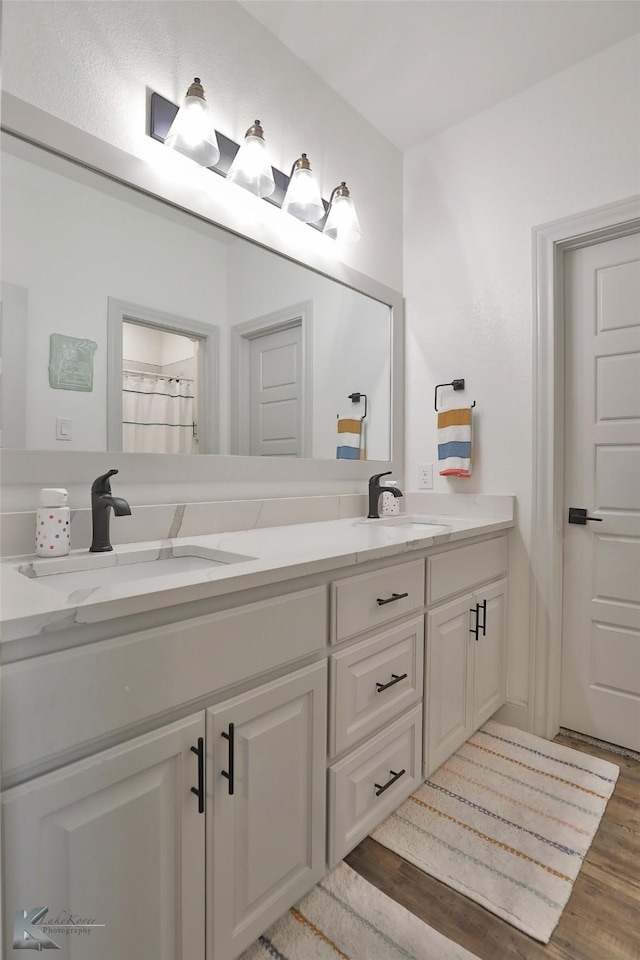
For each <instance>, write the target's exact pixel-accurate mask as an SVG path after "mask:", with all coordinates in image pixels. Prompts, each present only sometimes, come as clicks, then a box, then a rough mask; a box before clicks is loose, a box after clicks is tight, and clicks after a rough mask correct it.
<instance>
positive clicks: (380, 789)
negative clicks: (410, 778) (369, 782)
mask: <svg viewBox="0 0 640 960" xmlns="http://www.w3.org/2000/svg"><path fill="white" fill-rule="evenodd" d="M406 772H407V771H406V770H401V771H400V773H396V772H395V770H389V773H390V774H391V780H387V782H386V783H383V784H382V786H380V784H379V783H374V787H377V789H376V797H379V796H380V794H381V793H384V792H385V790H388V789H389V787H392V786H393V785H394V783H395V782H396V780H399V779H400V777H404V775H405V773H406Z"/></svg>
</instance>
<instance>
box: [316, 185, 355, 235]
mask: <svg viewBox="0 0 640 960" xmlns="http://www.w3.org/2000/svg"><path fill="white" fill-rule="evenodd" d="M322 232H323V233H325V234H326V235H327V236H328V237H331V238H332V239H333V240H339V241H340V242H342V243H356V242H357V241H358V240H359V239H360V237H361V236H362V230H361V229H360V223H359V221H358V214H357V213H356V208H355V206H354V203H353V200H352V199H351V197H350V196H349V191H348V190H347V188H346V185H345V184H344V183H342V184H341V185H340V186H339V187H338V188H337V190H336V191H335V194H334V197H333V200H332V201H331V206H330V208H329V215H328V216H327V221H326V223H325V225H324V230H323V231H322Z"/></svg>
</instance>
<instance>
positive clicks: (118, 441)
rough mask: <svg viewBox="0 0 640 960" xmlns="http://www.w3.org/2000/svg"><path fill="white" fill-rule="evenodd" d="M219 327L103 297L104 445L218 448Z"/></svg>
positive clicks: (149, 449)
mask: <svg viewBox="0 0 640 960" xmlns="http://www.w3.org/2000/svg"><path fill="white" fill-rule="evenodd" d="M218 364H219V329H218V327H217V326H214V325H213V324H212V325H209V324H206V323H201V322H199V321H197V320H191V319H188V318H186V317H180V316H176V315H174V314H170V313H163V312H161V311H159V310H152V309H149V308H147V307H144V306H140V305H138V304H132V303H125V302H124V301H121V300H114V299H111V298H109V305H108V361H107V368H108V369H107V449H109V450H122V451H124V452H127V453H179V454H189V453H218V435H219V426H218V421H219V407H220V404H219V398H218Z"/></svg>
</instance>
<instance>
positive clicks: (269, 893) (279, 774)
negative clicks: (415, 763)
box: [2, 585, 327, 960]
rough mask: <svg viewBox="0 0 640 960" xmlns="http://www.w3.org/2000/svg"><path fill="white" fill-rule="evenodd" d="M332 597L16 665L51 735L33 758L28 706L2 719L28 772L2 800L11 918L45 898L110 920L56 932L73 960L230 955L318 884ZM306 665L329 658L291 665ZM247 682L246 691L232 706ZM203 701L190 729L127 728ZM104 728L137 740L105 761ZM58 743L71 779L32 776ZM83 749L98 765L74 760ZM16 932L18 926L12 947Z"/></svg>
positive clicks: (35, 746)
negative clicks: (21, 726) (24, 727)
mask: <svg viewBox="0 0 640 960" xmlns="http://www.w3.org/2000/svg"><path fill="white" fill-rule="evenodd" d="M326 593H327V590H326V586H325V585H321V586H315V587H312V588H310V589H308V590H301V591H299V592H297V593H291V594H285V595H284V596H278V597H272V598H270V599H266V600H262V601H260V602H257V603H253V604H245V605H241V606H239V607H236V608H232V609H231V610H224V611H222V612H219V613H213V614H209V615H207V616H203V617H198V618H194V619H192V620H185V621H183V622H181V623H177V624H172V625H167V626H165V627H159V628H152V629H150V630H143V631H139V632H138V633H133V634H129V635H127V636H126V637H119V638H116V639H114V640H106V641H101V642H99V643H95V644H86V645H82V646H78V647H75V648H72V649H70V650H65V651H61V652H60V653H57V654H47V655H45V656H43V657H36V658H33V659H31V660H24V661H19V662H16V663H13V664H10V665H8V666H7V667H6V670H5V673H9V677H10V678H12V679H13V681H15V685H17V686H18V687H19V688H20V689H21V690H22V691H27V690H29V689H31V690H32V692H33V693H34V695H35V696H36V701H37V702H38V704H39V710H38V711H37V713H38V725H39V726H40V727H41V729H40V730H39V731H38V732H37V735H35V736H34V743H32V744H31V746H30V748H29V751H30V752H29V751H26V750H25V751H24V752H23V751H21V750H20V745H21V744H22V743H24V742H25V733H24V731H20V730H18V729H17V726H18V721H19V718H20V717H21V716H22V717H23V718H24V709H22V710H21V711H20V712H18V710H17V709H15V711H14V710H13V709H8V712H6V713H5V714H4V716H3V719H4V721H5V726H6V727H8V728H10V729H7V730H6V731H5V737H6V740H5V742H6V745H7V756H8V759H9V761H10V762H11V763H12V764H13V769H15V770H18V771H20V774H21V776H22V778H23V779H24V780H25V782H24V783H21V784H20V785H18V786H15V787H12V788H11V789H8V790H5V791H4V793H3V796H2V806H3V829H4V838H5V843H4V848H3V861H4V863H3V868H4V869H3V872H4V881H5V882H4V891H3V893H4V915H5V917H10V918H12V919H13V917H14V915H15V911H16V910H25V911H27V912H29V911H31V910H33V909H34V908H36V907H40V906H44V905H46V906H47V907H48V910H49V913H50V914H52V915H53V917H55V916H57V915H58V913H60V912H72V913H73V915H74V916H76V917H78V916H83V917H86V918H91V919H95V921H96V923H98V924H104V927H96V929H95V930H92V931H90V932H88V933H86V934H84V935H81V934H79V933H75V934H65V933H59V934H57V935H55V934H54V935H53V939H54V941H55V942H56V943H57V944H58V945H59V946H60V948H61V949H62V951H63V952H62V953H61V954H59V955H60V956H62V957H68V958H69V960H88V958H90V960H121V958H122V960H124V958H127V957H135V960H205V958H208V960H232V958H234V957H236V956H237V955H238V954H239V953H241V952H242V950H243V949H244V948H245V947H246V946H248V945H249V944H250V943H251V942H252V941H253V940H254V939H255V938H256V937H257V936H258V935H259V934H260V933H262V932H263V930H265V929H266V928H267V927H268V926H269V925H270V923H272V922H273V921H274V920H275V919H277V917H279V916H280V915H281V914H282V913H283V912H285V911H286V910H287V909H288V907H290V906H292V905H293V904H294V903H295V902H296V901H297V900H298V899H300V897H302V896H303V895H304V894H305V893H306V892H307V891H308V890H309V889H311V887H313V885H314V884H315V883H316V882H317V881H318V880H319V879H320V878H321V877H322V876H323V874H324V872H325V868H326V856H325V836H326V832H325V831H326V827H325V822H326V802H325V782H326V727H327V723H326V709H327V662H326V655H325V649H326V640H327V602H326ZM176 654H177V656H176ZM304 657H307V658H310V657H315V659H316V662H313V663H311V664H310V665H307V666H304V667H301V668H299V669H296V661H299V660H300V659H301V658H304ZM319 658H321V659H319ZM145 659H146V665H145V667H144V669H142V663H143V661H144V660H145ZM265 672H266V674H267V676H266V677H265ZM47 673H48V674H49V682H48V684H47V683H46V682H45V681H46V676H47ZM274 675H275V679H267V678H268V677H273V676H274ZM3 679H6V678H4V677H3ZM234 681H235V683H236V688H237V685H240V689H242V692H241V693H240V694H238V695H236V696H233V697H229V696H226V697H225V695H224V691H225V690H226V689H227V688H228V687H229V686H230V685H233V682H234ZM261 681H262V682H261ZM265 681H266V682H265ZM76 685H77V686H76ZM218 685H221V687H222V689H221V690H220V691H218V689H217V688H218ZM47 690H49V691H50V694H49V697H48V699H47V698H46V697H45V694H46V692H47ZM51 691H54V692H55V696H53V695H51ZM205 691H206V692H205ZM39 694H40V695H41V697H42V699H38V695H39ZM131 694H134V696H133V697H132V696H131ZM14 695H15V690H13V689H12V695H11V697H10V698H9V701H10V706H11V704H15V700H14ZM121 698H122V700H123V707H122V709H116V706H119V701H120V699H121ZM207 699H208V700H209V704H207ZM194 701H195V702H197V703H198V706H199V709H198V710H194V711H192V713H191V714H190V715H189V716H188V717H187V718H186V719H184V718H182V719H179V720H176V721H175V722H172V723H165V724H164V725H160V726H159V727H158V728H157V729H156V730H154V731H153V732H151V733H147V734H144V735H142V736H138V737H131V736H129V737H128V738H127V734H126V731H125V732H121V726H120V724H121V723H122V719H123V717H124V718H126V719H128V720H129V721H132V720H133V721H138V720H140V719H143V718H144V717H145V716H149V713H150V712H151V710H152V709H153V710H154V711H158V710H161V711H163V712H164V713H168V714H169V715H170V714H171V713H172V712H175V708H176V706H177V707H178V708H179V707H180V706H181V705H182V707H183V709H184V705H185V704H188V703H190V702H194ZM79 705H82V707H83V709H82V710H79ZM125 707H126V709H125ZM69 713H71V714H72V715H73V724H71V723H69V716H68V714H69ZM31 722H32V723H34V724H35V719H32V721H31ZM109 723H111V727H110V726H109ZM14 727H15V730H13V729H12V728H14ZM230 731H233V737H232V739H231V740H229V739H228V738H229V734H230ZM96 734H100V735H102V736H103V737H104V736H105V735H112V736H115V737H117V738H119V739H123V740H124V742H121V743H119V744H118V745H117V746H114V747H111V748H109V749H105V750H100V751H97V752H96V751H95V748H94V750H93V751H92V750H91V744H92V743H93V742H94V738H95V735H96ZM222 734H225V736H224V737H223V736H222ZM47 744H49V747H50V754H51V757H50V759H49V762H50V763H51V764H52V765H53V764H55V763H56V762H57V765H58V769H55V770H53V771H52V772H49V773H44V774H42V775H39V776H38V775H37V774H33V775H32V776H31V777H29V769H35V770H37V766H36V764H37V763H42V762H43V761H45V760H46V757H45V749H46V745H47ZM51 745H55V750H56V751H57V753H56V752H54V751H53V750H52V749H51ZM72 749H79V750H82V751H83V752H84V753H85V754H87V753H88V754H89V755H88V756H85V758H84V759H80V760H77V761H75V762H67V763H65V758H66V757H67V756H68V755H69V751H70V750H72ZM230 749H231V750H232V753H233V758H232V757H231V755H230ZM24 753H26V755H27V757H28V758H29V760H30V761H31V763H32V765H33V766H32V767H31V768H29V766H28V765H26V766H25V765H24V764H22V765H21V764H20V763H19V760H20V759H22V756H23V755H24ZM57 758H59V759H57ZM231 759H232V766H233V769H231V768H230V766H229V762H230V760H231ZM224 774H227V776H225V775H224ZM229 774H230V775H231V779H230V778H229V776H228V775H229ZM232 787H233V794H230V793H229V790H230V789H231V788H232ZM205 895H206V899H205ZM205 932H206V943H205ZM12 936H13V923H12V922H10V923H7V924H5V945H6V948H7V949H6V953H7V955H10V954H11V953H12V951H13V945H12Z"/></svg>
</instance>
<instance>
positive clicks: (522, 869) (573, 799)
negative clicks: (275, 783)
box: [371, 721, 619, 943]
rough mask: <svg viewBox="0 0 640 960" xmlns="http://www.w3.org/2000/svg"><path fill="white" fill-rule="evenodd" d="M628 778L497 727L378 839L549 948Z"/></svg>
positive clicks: (427, 785)
mask: <svg viewBox="0 0 640 960" xmlns="http://www.w3.org/2000/svg"><path fill="white" fill-rule="evenodd" d="M618 773H619V769H618V767H617V766H616V765H615V764H613V763H608V762H607V761H606V760H599V759H597V758H596V757H591V756H589V755H587V754H585V753H579V752H578V751H577V750H571V749H570V748H569V747H564V746H561V745H560V744H557V743H551V742H550V741H548V740H541V739H540V738H539V737H534V736H532V735H531V734H529V733H524V732H523V731H522V730H517V729H516V728H515V727H506V726H503V725H502V724H499V723H493V722H492V721H490V722H489V723H486V724H485V725H484V727H482V728H481V729H480V730H478V731H477V733H475V734H474V735H473V736H472V737H471V738H470V739H469V740H467V742H466V743H465V744H464V745H463V746H462V747H461V748H460V749H459V750H458V752H457V753H454V754H453V756H452V757H450V758H449V759H448V760H447V762H446V763H444V764H443V765H442V766H441V767H440V768H439V769H438V770H437V771H436V772H435V773H434V774H433V775H432V776H431V777H430V778H429V779H428V780H426V781H425V782H424V783H423V784H422V785H421V786H420V787H419V788H418V790H417V791H416V792H415V793H414V794H413V795H412V796H410V797H409V799H408V800H406V801H405V802H404V803H403V804H402V806H401V807H400V808H399V809H398V810H396V811H395V813H392V814H391V816H390V817H388V818H387V819H386V820H385V821H384V823H382V824H381V825H380V826H379V827H378V828H377V829H376V830H375V831H374V832H373V833H372V834H371V836H372V837H373V839H374V840H377V841H378V842H379V843H382V844H384V846H385V847H389V849H390V850H393V851H394V852H395V853H397V854H399V856H401V857H403V858H404V859H405V860H408V861H409V862H410V863H413V864H415V866H417V867H419V868H420V869H421V870H424V872H425V873H428V874H430V876H432V877H435V878H436V879H437V880H441V881H442V882H443V883H446V884H448V885H449V886H450V887H453V889H454V890H458V891H459V892H460V893H463V894H464V895H465V896H467V897H470V898H471V899H472V900H475V901H476V902H477V903H480V904H482V906H483V907H486V908H487V910H490V911H491V912H492V913H495V914H497V916H499V917H502V919H503V920H506V921H507V922H508V923H511V924H512V925H513V926H514V927H518V928H519V929H520V930H524V932H525V933H528V934H529V936H531V937H534V938H535V939H536V940H541V941H542V943H548V942H549V938H550V937H551V934H552V933H553V930H554V928H555V926H556V924H557V923H558V920H559V919H560V915H561V914H562V911H563V909H564V907H565V906H566V903H567V901H568V899H569V897H570V895H571V888H572V886H573V883H574V880H575V879H576V877H577V875H578V872H579V870H580V867H581V866H582V861H583V859H584V857H585V855H586V853H587V851H588V849H589V847H590V846H591V841H592V840H593V837H594V835H595V832H596V830H597V829H598V824H599V823H600V820H601V818H602V814H603V813H604V810H605V807H606V805H607V800H608V799H609V797H610V796H611V794H612V793H613V790H614V787H615V784H616V780H617V778H618Z"/></svg>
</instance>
